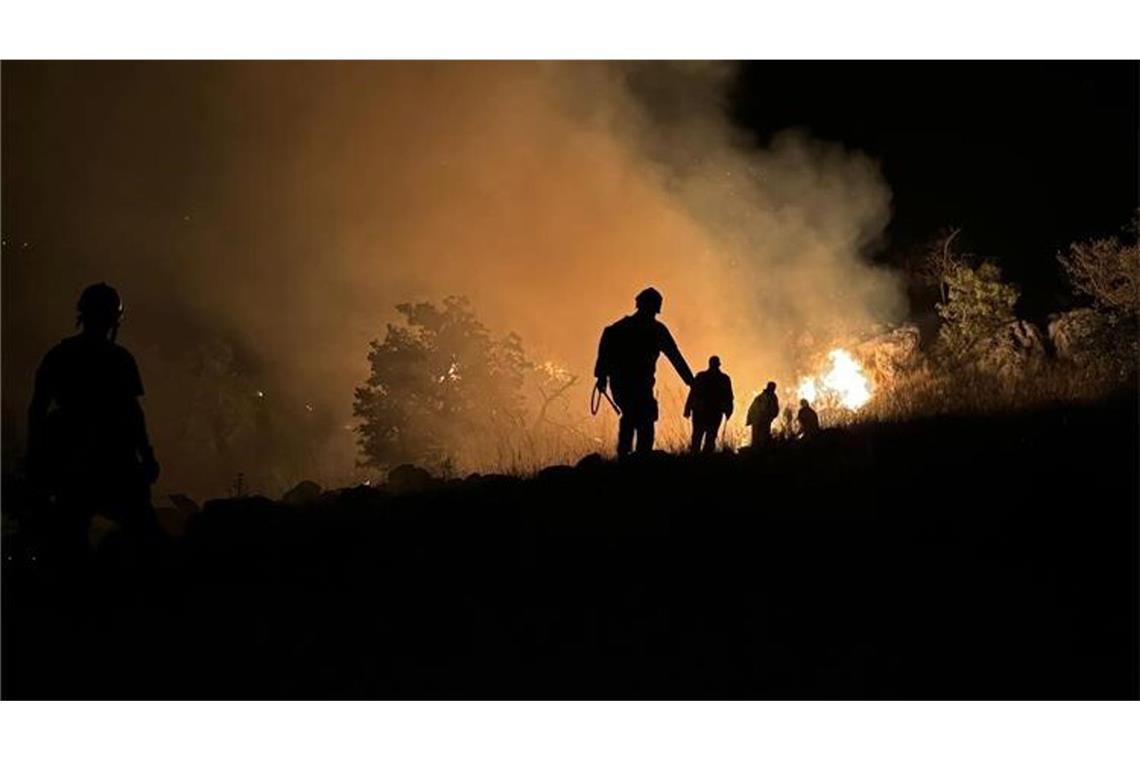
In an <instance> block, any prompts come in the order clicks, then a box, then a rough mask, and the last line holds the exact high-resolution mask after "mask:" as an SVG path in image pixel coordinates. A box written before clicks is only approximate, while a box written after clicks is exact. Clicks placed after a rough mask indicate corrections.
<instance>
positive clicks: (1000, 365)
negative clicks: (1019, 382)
mask: <svg viewBox="0 0 1140 760" xmlns="http://www.w3.org/2000/svg"><path fill="white" fill-rule="evenodd" d="M1045 358H1046V350H1045V338H1044V336H1043V335H1042V334H1041V330H1039V329H1038V328H1037V326H1036V325H1034V324H1033V323H1031V322H1026V321H1025V320H1022V319H1015V320H1013V321H1011V322H1007V323H1006V324H1004V325H1002V326H1001V327H999V328H998V329H997V330H996V331H995V332H994V334H993V335H992V336H990V337H989V338H988V339H986V340H984V341H982V343H981V345H979V346H978V360H977V367H978V369H980V370H982V371H983V372H986V373H989V374H994V375H997V376H999V377H1005V378H1013V377H1019V376H1021V375H1024V374H1025V373H1027V372H1034V371H1037V370H1039V369H1041V367H1042V366H1043V365H1044V363H1045Z"/></svg>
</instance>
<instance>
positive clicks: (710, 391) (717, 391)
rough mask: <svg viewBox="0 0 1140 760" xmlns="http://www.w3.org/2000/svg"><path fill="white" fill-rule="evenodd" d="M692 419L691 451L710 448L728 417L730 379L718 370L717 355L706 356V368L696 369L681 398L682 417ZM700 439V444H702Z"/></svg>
mask: <svg viewBox="0 0 1140 760" xmlns="http://www.w3.org/2000/svg"><path fill="white" fill-rule="evenodd" d="M690 416H692V418H693V440H692V443H691V446H690V448H691V450H692V451H693V453H696V452H697V451H706V452H709V451H714V450H715V449H716V436H717V433H718V432H719V431H720V423H721V422H722V420H726V419H728V418H729V417H731V416H732V379H731V378H729V376H728V375H726V374H724V373H723V372H721V371H720V357H718V356H710V357H709V368H708V369H706V370H704V371H702V372H698V373H697V376H696V377H694V378H693V384H692V385H691V386H690V387H689V397H688V399H686V400H685V417H686V418H688V417H690ZM702 439H703V444H702Z"/></svg>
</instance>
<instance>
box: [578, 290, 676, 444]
mask: <svg viewBox="0 0 1140 760" xmlns="http://www.w3.org/2000/svg"><path fill="white" fill-rule="evenodd" d="M635 303H636V305H637V311H636V312H635V313H633V314H630V315H629V316H627V317H622V318H621V319H619V320H618V321H617V322H614V323H613V324H612V325H610V326H609V327H607V328H606V329H605V330H603V331H602V339H601V342H600V343H599V344H598V361H597V364H596V365H595V366H594V376H595V377H596V378H597V389H598V391H599V392H600V393H605V392H606V385H607V382H608V384H609V386H610V387H611V388H613V392H614V401H615V402H616V403H617V406H618V408H619V409H620V410H621V419H620V420H619V422H618V456H625V455H626V454H628V453H629V452H630V451H631V450H632V449H633V439H634V435H635V434H636V436H637V450H638V451H652V450H653V424H654V423H655V422H656V421H657V399H656V398H655V397H654V396H653V385H654V383H655V382H656V381H655V378H654V375H655V374H656V372H657V357H658V356H660V355H661V354H662V353H664V354H665V356H667V357H668V358H669V361H670V362H672V364H673V367H674V368H675V369H676V370H677V374H678V375H680V376H681V379H682V380H684V381H685V384H686V385H691V384H692V382H693V372H692V370H690V369H689V365H688V364H686V363H685V358H684V357H683V356H681V352H680V350H679V349H678V348H677V343H676V341H674V340H673V336H672V335H671V334H670V333H669V328H667V327H666V326H665V325H664V324H662V323H661V322H658V321H657V315H658V314H659V313H660V312H661V303H662V298H661V294H660V293H658V292H657V291H656V290H655V289H653V288H646V289H645V290H643V291H641V292H640V293H638V294H637V298H636V300H635Z"/></svg>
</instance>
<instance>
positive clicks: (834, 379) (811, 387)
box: [796, 348, 871, 411]
mask: <svg viewBox="0 0 1140 760" xmlns="http://www.w3.org/2000/svg"><path fill="white" fill-rule="evenodd" d="M827 358H828V359H829V360H830V366H829V367H828V369H827V371H826V372H824V373H823V374H821V375H817V376H815V377H805V378H804V379H803V380H801V381H800V384H799V386H798V387H797V388H796V390H797V391H799V394H800V398H805V399H807V401H808V403H809V404H815V403H817V402H818V403H819V404H822V405H824V406H830V405H832V404H834V405H837V406H842V407H843V408H844V409H850V410H851V411H855V410H857V409H859V408H861V407H862V406H863V405H864V404H866V403H867V402H868V401H869V400H870V399H871V383H870V381H869V380H868V379H867V376H866V375H864V374H863V368H862V367H861V366H859V362H857V361H856V360H855V357H853V356H852V355H851V354H850V353H848V352H847V351H844V350H843V349H842V348H837V349H835V350H833V351H831V353H829V354H828V355H827Z"/></svg>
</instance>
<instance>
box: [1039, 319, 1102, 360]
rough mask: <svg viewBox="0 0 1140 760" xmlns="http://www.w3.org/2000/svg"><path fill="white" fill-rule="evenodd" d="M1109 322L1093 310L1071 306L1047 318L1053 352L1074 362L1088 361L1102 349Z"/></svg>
mask: <svg viewBox="0 0 1140 760" xmlns="http://www.w3.org/2000/svg"><path fill="white" fill-rule="evenodd" d="M1107 327H1108V322H1107V320H1105V318H1104V316H1102V315H1101V314H1099V313H1097V312H1096V311H1095V310H1093V309H1087V308H1086V309H1073V310H1072V311H1066V312H1062V313H1061V314H1054V315H1053V316H1052V317H1051V318H1050V320H1049V342H1050V343H1052V344H1053V353H1054V355H1055V356H1056V357H1057V358H1058V359H1060V360H1062V361H1069V362H1073V363H1074V364H1088V363H1089V362H1090V361H1092V360H1093V359H1095V358H1096V356H1097V354H1098V353H1099V352H1100V351H1101V350H1102V349H1103V348H1104V342H1105V340H1104V338H1105V331H1106V329H1107Z"/></svg>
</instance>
